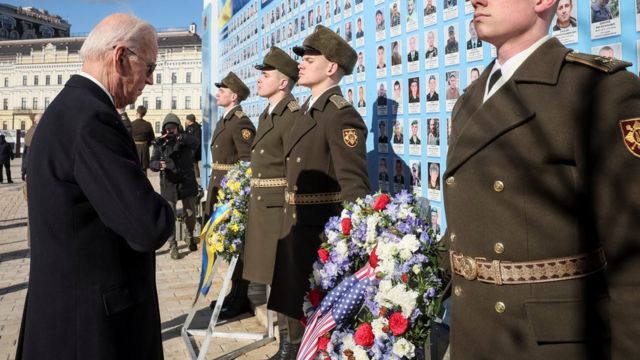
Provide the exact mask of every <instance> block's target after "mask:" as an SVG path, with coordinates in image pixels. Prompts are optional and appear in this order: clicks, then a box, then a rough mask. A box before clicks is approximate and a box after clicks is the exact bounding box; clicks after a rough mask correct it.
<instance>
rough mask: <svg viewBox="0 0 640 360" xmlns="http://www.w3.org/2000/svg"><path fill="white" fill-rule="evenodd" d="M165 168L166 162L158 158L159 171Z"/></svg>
mask: <svg viewBox="0 0 640 360" xmlns="http://www.w3.org/2000/svg"><path fill="white" fill-rule="evenodd" d="M166 168H167V162H166V161H164V160H160V171H162V170H164V169H166Z"/></svg>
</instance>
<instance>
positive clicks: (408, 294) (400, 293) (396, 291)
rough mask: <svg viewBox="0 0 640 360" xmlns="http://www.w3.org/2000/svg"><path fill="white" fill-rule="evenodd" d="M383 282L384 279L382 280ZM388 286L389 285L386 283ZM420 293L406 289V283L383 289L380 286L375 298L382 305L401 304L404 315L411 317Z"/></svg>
mask: <svg viewBox="0 0 640 360" xmlns="http://www.w3.org/2000/svg"><path fill="white" fill-rule="evenodd" d="M383 281H385V280H383ZM380 283H381V284H382V281H381V282H380ZM385 286H386V287H388V285H385ZM418 295H419V293H418V292H417V291H413V290H406V286H405V284H397V285H396V286H394V287H392V288H391V289H388V290H384V291H383V290H382V289H380V288H379V290H378V293H377V294H376V296H375V298H374V300H375V301H376V302H377V303H378V304H380V306H386V307H389V308H391V307H394V306H400V308H401V309H402V315H403V316H404V317H406V318H409V317H411V313H412V312H413V309H415V308H416V299H417V298H418Z"/></svg>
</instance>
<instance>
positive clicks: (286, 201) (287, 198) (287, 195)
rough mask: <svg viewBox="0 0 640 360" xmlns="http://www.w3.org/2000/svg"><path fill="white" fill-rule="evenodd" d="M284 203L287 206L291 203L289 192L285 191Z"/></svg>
mask: <svg viewBox="0 0 640 360" xmlns="http://www.w3.org/2000/svg"><path fill="white" fill-rule="evenodd" d="M284 202H285V204H288V203H289V192H288V191H286V190H285V192H284Z"/></svg>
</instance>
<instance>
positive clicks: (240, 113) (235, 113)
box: [233, 110, 247, 118]
mask: <svg viewBox="0 0 640 360" xmlns="http://www.w3.org/2000/svg"><path fill="white" fill-rule="evenodd" d="M233 115H235V116H237V117H239V118H243V117H245V116H247V114H245V113H244V111H242V110H236V112H234V113H233Z"/></svg>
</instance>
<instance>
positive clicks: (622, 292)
mask: <svg viewBox="0 0 640 360" xmlns="http://www.w3.org/2000/svg"><path fill="white" fill-rule="evenodd" d="M473 6H474V8H475V17H474V23H475V25H476V29H477V31H478V35H479V37H480V38H481V39H482V40H484V41H487V42H489V43H491V44H493V45H494V46H496V48H497V50H498V58H497V60H496V61H494V62H493V63H492V64H491V65H490V66H488V67H487V69H486V70H485V71H484V73H483V74H482V75H481V76H480V78H479V79H478V80H477V81H475V82H474V83H472V84H471V85H470V86H469V87H468V88H467V90H466V91H465V93H464V94H463V95H462V96H461V97H460V98H459V99H458V102H457V104H456V106H455V108H454V110H453V114H452V121H451V123H452V130H451V144H450V147H449V151H448V155H447V169H446V172H445V174H444V178H445V185H444V192H445V194H444V195H445V196H444V199H445V209H446V212H447V222H448V229H447V233H446V234H445V239H446V241H447V242H448V245H449V248H450V253H449V254H447V256H448V257H449V260H450V264H451V267H452V270H453V277H452V288H453V295H452V301H453V302H452V304H453V307H452V310H451V316H452V317H451V358H452V359H454V360H455V359H565V360H569V359H610V358H615V359H632V358H637V356H638V354H640V342H639V341H638V337H639V336H640V277H639V276H638V274H640V242H639V241H638V234H639V233H640V221H638V219H640V187H638V185H637V179H638V178H639V177H640V158H639V157H640V136H639V134H640V81H638V78H637V77H636V76H634V75H633V74H631V73H629V72H627V71H625V70H624V68H625V67H627V66H628V65H630V64H628V63H624V62H622V61H618V60H612V59H605V58H601V57H597V56H593V55H586V54H579V53H576V52H573V51H572V50H570V49H567V48H565V47H564V46H563V45H561V44H560V42H559V41H558V40H556V39H555V38H549V37H548V35H547V34H548V30H549V25H550V23H551V19H552V18H553V13H554V11H555V7H556V6H557V2H556V1H554V0H548V1H537V0H521V1H511V0H493V1H487V0H484V1H481V0H473ZM513 14H518V16H513ZM512 60H513V61H512Z"/></svg>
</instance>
